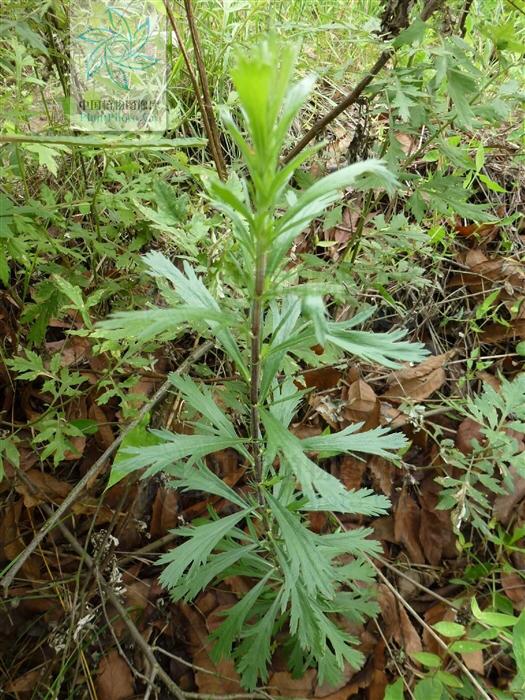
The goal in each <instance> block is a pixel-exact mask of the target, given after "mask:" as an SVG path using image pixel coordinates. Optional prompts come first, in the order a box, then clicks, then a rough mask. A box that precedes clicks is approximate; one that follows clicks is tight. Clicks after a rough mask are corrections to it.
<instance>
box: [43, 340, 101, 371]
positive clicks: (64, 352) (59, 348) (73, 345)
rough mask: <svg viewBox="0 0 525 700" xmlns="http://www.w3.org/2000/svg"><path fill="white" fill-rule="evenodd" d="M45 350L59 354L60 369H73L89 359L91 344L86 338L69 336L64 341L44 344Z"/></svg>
mask: <svg viewBox="0 0 525 700" xmlns="http://www.w3.org/2000/svg"><path fill="white" fill-rule="evenodd" d="M46 349H47V350H48V352H50V353H53V354H56V353H60V365H61V367H74V366H75V365H78V364H79V363H80V362H83V361H84V360H86V359H88V358H89V357H90V355H91V342H90V341H89V339H88V338H82V337H81V336H77V335H71V336H68V337H67V338H66V339H65V340H56V341H52V342H49V343H46Z"/></svg>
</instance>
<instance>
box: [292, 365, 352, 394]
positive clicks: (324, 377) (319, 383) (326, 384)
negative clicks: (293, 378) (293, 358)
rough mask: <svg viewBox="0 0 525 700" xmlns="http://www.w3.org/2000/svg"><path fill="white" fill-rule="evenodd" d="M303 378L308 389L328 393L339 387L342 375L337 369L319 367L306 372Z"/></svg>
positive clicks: (300, 386)
mask: <svg viewBox="0 0 525 700" xmlns="http://www.w3.org/2000/svg"><path fill="white" fill-rule="evenodd" d="M301 376H302V379H303V382H304V386H306V387H307V388H309V389H310V388H312V387H315V388H316V389H317V390H318V391H326V390H327V389H333V388H334V387H335V386H337V384H338V382H339V380H340V379H341V377H342V374H341V372H340V371H339V370H338V369H336V368H335V367H319V368H316V369H309V370H306V371H305V372H303V374H302V375H301ZM296 384H297V383H296ZM298 388H300V389H302V388H303V386H302V385H298Z"/></svg>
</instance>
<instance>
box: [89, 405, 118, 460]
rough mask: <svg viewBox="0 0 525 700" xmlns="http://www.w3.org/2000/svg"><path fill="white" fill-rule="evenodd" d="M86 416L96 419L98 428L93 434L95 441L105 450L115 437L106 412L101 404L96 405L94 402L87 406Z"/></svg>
mask: <svg viewBox="0 0 525 700" xmlns="http://www.w3.org/2000/svg"><path fill="white" fill-rule="evenodd" d="M88 416H89V418H90V419H91V420H94V421H96V423H97V425H98V430H97V432H96V433H95V435H94V437H95V442H96V443H97V445H98V446H99V447H100V448H101V449H102V450H105V449H106V448H107V447H109V446H110V445H111V444H112V443H113V441H114V439H115V436H114V434H113V430H112V428H111V425H110V424H109V421H108V418H107V416H106V413H105V412H104V409H103V408H102V407H101V406H97V404H96V403H92V404H91V405H90V407H89V411H88Z"/></svg>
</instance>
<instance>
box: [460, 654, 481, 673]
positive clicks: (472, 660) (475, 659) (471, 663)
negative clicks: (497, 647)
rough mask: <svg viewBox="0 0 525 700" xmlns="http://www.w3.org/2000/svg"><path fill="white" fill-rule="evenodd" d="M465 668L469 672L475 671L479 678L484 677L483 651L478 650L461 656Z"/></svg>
mask: <svg viewBox="0 0 525 700" xmlns="http://www.w3.org/2000/svg"><path fill="white" fill-rule="evenodd" d="M461 658H462V659H463V661H464V663H465V666H466V667H467V668H468V669H469V670H470V671H475V672H476V673H479V674H480V675H481V676H483V675H485V663H484V661H483V650H482V649H478V650H477V651H469V652H466V653H464V654H461Z"/></svg>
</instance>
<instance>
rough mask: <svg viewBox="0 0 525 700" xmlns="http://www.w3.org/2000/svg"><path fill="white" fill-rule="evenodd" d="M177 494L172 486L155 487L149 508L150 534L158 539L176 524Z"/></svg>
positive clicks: (177, 511)
mask: <svg viewBox="0 0 525 700" xmlns="http://www.w3.org/2000/svg"><path fill="white" fill-rule="evenodd" d="M178 514H179V496H178V494H177V491H176V490H175V489H172V488H164V487H160V488H159V489H157V493H156V495H155V500H154V501H153V506H152V510H151V524H150V534H151V537H152V538H153V539H158V538H159V537H162V536H163V535H165V534H166V533H167V532H168V530H171V529H173V528H175V527H177V525H178V519H177V518H178Z"/></svg>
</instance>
